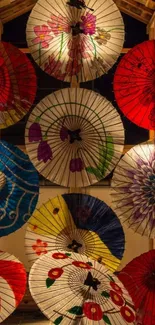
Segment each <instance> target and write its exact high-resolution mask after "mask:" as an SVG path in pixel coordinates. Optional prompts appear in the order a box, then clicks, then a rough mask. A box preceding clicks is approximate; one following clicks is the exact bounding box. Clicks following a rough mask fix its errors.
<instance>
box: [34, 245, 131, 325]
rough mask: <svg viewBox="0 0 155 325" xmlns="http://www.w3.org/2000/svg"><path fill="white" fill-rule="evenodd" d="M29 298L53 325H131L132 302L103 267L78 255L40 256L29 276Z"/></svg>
mask: <svg viewBox="0 0 155 325" xmlns="http://www.w3.org/2000/svg"><path fill="white" fill-rule="evenodd" d="M29 286H30V291H31V294H32V296H33V298H34V300H35V302H36V303H37V305H38V306H39V308H40V309H41V311H42V312H43V313H44V314H45V316H46V317H47V318H49V319H50V320H51V321H52V322H53V323H54V324H60V323H61V322H62V324H68V323H70V324H75V321H77V322H78V324H83V325H84V324H92V323H95V324H103V325H104V324H111V325H114V324H119V325H126V324H129V323H130V324H134V321H135V312H134V309H133V304H132V300H131V298H130V296H129V294H128V293H127V291H126V290H125V288H124V287H123V285H122V283H121V282H120V281H119V280H118V278H117V277H115V276H114V275H113V274H111V272H110V271H109V270H108V269H106V268H105V267H104V266H103V265H101V264H99V263H98V262H96V261H93V260H91V259H89V258H87V257H86V256H83V255H81V254H77V253H70V254H68V253H67V252H65V251H54V252H53V253H52V254H51V252H50V253H48V254H46V255H43V256H42V257H41V258H40V259H38V260H37V261H36V262H35V263H34V264H33V266H32V268H31V271H30V275H29Z"/></svg>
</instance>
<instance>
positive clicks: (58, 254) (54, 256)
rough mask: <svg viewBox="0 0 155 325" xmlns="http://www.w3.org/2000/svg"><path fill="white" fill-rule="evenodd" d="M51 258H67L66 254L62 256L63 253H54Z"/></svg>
mask: <svg viewBox="0 0 155 325" xmlns="http://www.w3.org/2000/svg"><path fill="white" fill-rule="evenodd" d="M52 257H53V258H56V259H57V260H59V259H64V258H68V256H67V255H66V254H63V253H54V254H52Z"/></svg>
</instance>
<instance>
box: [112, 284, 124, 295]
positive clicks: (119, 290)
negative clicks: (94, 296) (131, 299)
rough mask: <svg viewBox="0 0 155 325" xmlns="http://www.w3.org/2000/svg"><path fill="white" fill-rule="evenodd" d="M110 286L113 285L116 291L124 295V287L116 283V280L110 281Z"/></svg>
mask: <svg viewBox="0 0 155 325" xmlns="http://www.w3.org/2000/svg"><path fill="white" fill-rule="evenodd" d="M110 286H111V287H112V289H113V290H114V291H116V292H117V293H119V294H120V295H122V294H123V292H122V289H121V288H120V287H119V286H118V285H117V284H116V283H115V282H113V281H111V282H110Z"/></svg>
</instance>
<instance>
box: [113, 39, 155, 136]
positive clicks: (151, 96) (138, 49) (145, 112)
mask: <svg viewBox="0 0 155 325" xmlns="http://www.w3.org/2000/svg"><path fill="white" fill-rule="evenodd" d="M114 92H115V98H116V101H117V104H118V106H119V108H120V109H121V111H122V112H123V113H124V115H125V116H126V117H127V118H128V119H129V120H131V121H132V122H133V123H135V124H137V125H138V126H140V127H143V128H146V129H149V130H150V129H154V130H155V41H154V40H152V41H145V42H143V43H141V44H138V45H136V46H135V47H133V48H132V49H131V50H130V51H129V52H128V53H127V54H126V55H125V56H124V57H123V58H122V60H121V61H120V63H119V65H118V67H117V69H116V72H115V77H114Z"/></svg>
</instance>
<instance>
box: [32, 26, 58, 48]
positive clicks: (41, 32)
mask: <svg viewBox="0 0 155 325" xmlns="http://www.w3.org/2000/svg"><path fill="white" fill-rule="evenodd" d="M34 32H35V34H36V35H37V37H36V38H34V39H33V40H32V42H33V43H34V44H41V46H42V47H43V48H48V47H49V42H50V41H52V39H53V36H51V35H49V34H50V32H51V30H50V29H49V28H48V26H46V25H42V26H35V27H34Z"/></svg>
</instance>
